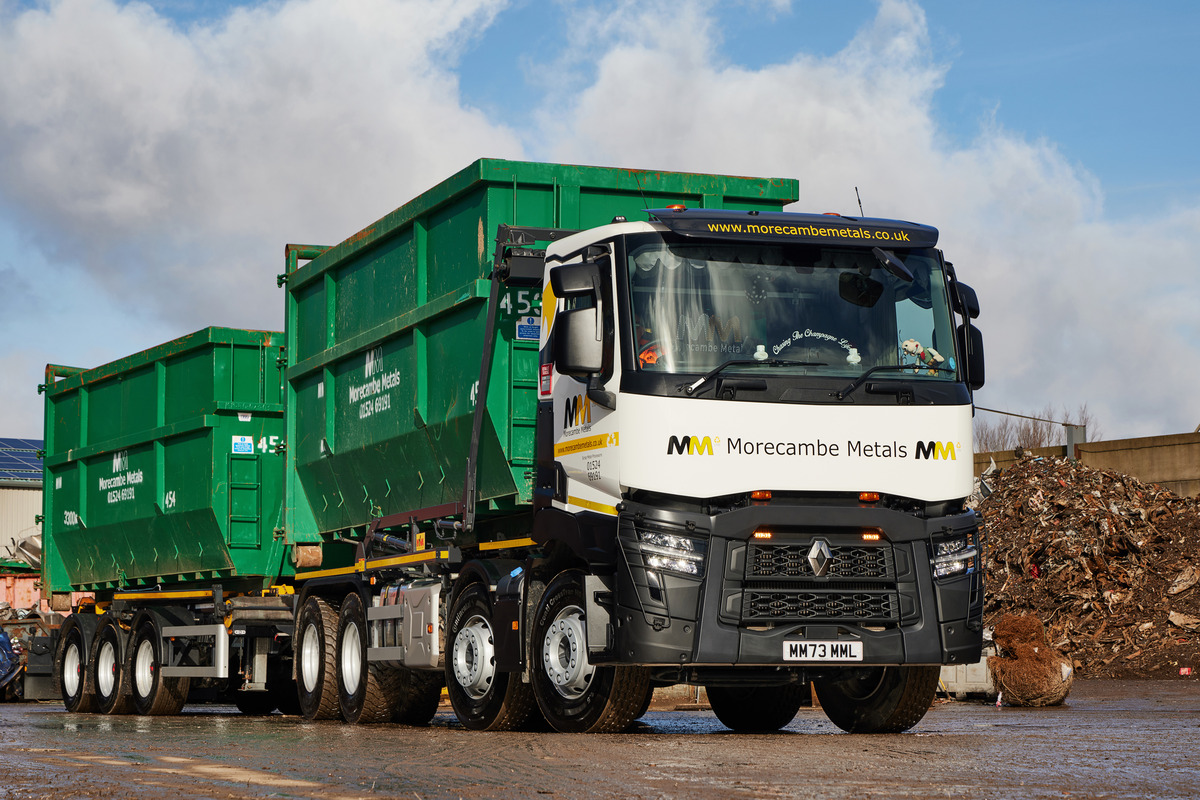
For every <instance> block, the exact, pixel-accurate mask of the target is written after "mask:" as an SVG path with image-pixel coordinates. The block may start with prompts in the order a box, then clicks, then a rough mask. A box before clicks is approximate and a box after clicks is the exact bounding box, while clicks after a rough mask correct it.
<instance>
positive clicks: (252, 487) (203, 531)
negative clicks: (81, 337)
mask: <svg viewBox="0 0 1200 800" xmlns="http://www.w3.org/2000/svg"><path fill="white" fill-rule="evenodd" d="M282 345H283V334H281V333H271V332H265V331H245V330H232V329H228V328H206V329H204V330H201V331H198V332H196V333H193V334H190V335H188V336H184V337H182V338H179V339H176V340H174V341H171V342H167V343H166V344H162V345H159V346H157V347H154V348H151V349H149V350H146V351H143V352H141V353H136V354H134V355H131V356H127V357H126V358H122V359H120V360H119V361H114V362H112V363H111V364H106V365H104V366H102V367H97V368H95V369H89V370H81V369H76V368H69V367H58V366H55V365H50V366H48V367H47V368H46V383H45V385H44V386H43V387H42V389H43V391H44V392H45V395H46V404H45V408H46V419H45V439H46V442H45V448H46V455H45V461H44V466H45V476H44V484H43V507H44V517H45V519H44V524H43V582H44V587H45V590H46V591H48V592H50V591H53V592H68V591H101V592H103V591H107V590H118V589H137V588H157V587H161V588H176V587H184V586H186V585H187V584H189V583H197V584H199V583H203V584H205V585H211V584H212V583H214V582H220V583H222V584H223V585H224V586H225V587H226V588H227V589H237V588H242V589H250V588H262V587H263V586H265V585H267V584H268V583H269V582H270V581H273V580H274V579H275V578H276V577H277V576H280V575H291V574H293V568H292V565H291V564H290V562H289V561H288V558H287V553H286V551H285V541H284V539H283V538H282V536H281V534H282V531H279V532H278V533H277V530H276V529H277V528H280V526H281V525H282V521H281V512H280V509H281V504H282V483H283V455H282V452H281V451H282V448H281V447H280V443H281V441H282V438H283V431H284V414H283V391H282V362H281V356H282V352H281V351H282ZM277 449H278V450H279V451H280V452H276V451H277Z"/></svg>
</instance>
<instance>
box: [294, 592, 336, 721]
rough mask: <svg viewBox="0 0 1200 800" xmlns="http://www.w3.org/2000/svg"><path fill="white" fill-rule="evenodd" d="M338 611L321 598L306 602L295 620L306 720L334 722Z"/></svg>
mask: <svg viewBox="0 0 1200 800" xmlns="http://www.w3.org/2000/svg"><path fill="white" fill-rule="evenodd" d="M337 625H338V610H337V609H336V608H335V607H334V606H333V605H331V604H330V603H329V601H327V600H325V599H324V598H321V597H310V598H308V599H307V600H305V601H304V605H303V607H301V609H300V616H299V617H298V618H297V620H296V632H297V635H298V636H299V650H298V652H297V655H296V693H297V694H298V695H299V697H300V712H301V713H302V714H304V717H305V719H310V720H313V719H335V718H336V717H337V716H338V715H339V714H340V713H341V708H340V706H339V704H338V681H337V658H336V655H337V646H336V645H337Z"/></svg>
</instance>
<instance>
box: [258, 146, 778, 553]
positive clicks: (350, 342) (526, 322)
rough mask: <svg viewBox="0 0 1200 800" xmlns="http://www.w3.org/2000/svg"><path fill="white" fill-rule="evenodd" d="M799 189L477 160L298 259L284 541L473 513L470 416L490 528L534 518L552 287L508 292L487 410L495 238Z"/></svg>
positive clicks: (297, 254) (292, 266) (292, 251)
mask: <svg viewBox="0 0 1200 800" xmlns="http://www.w3.org/2000/svg"><path fill="white" fill-rule="evenodd" d="M797 193H798V184H797V182H796V181H795V180H792V179H762V178H737V177H728V176H720V175H700V174H685V173H675V172H654V171H640V170H631V169H608V168H600V167H585V166H572V165H563V164H540V163H525V162H517V161H502V160H494V159H482V160H479V161H476V162H475V163H473V164H471V165H470V166H469V167H467V168H466V169H464V170H462V171H461V172H459V173H458V174H456V175H454V176H452V177H450V178H449V179H447V180H445V181H443V182H442V183H440V184H438V185H437V186H435V187H433V188H432V189H430V190H428V191H426V192H425V193H423V194H421V195H420V196H418V197H416V198H415V199H413V200H411V201H409V202H408V203H406V204H405V205H403V206H401V207H400V208H398V209H397V210H395V211H393V212H392V213H390V214H388V215H387V216H385V217H383V218H382V219H380V220H379V221H378V222H376V223H375V224H373V225H371V226H370V227H368V228H366V229H364V230H362V231H360V232H359V233H357V234H355V235H354V236H351V237H350V238H349V239H347V240H346V241H344V242H342V243H341V244H339V245H337V246H335V247H331V248H328V249H325V248H320V247H312V246H304V245H292V246H289V247H288V249H287V259H288V261H287V267H286V272H285V274H284V275H282V276H280V282H281V283H284V284H286V288H287V300H286V305H287V317H286V322H285V330H286V332H287V364H288V367H287V374H286V393H287V406H288V420H287V441H288V447H287V459H288V467H287V479H286V480H287V485H286V497H287V500H286V503H285V505H286V518H287V525H286V527H287V528H288V530H289V535H290V536H293V537H294V538H295V541H297V542H312V543H317V542H321V541H326V542H328V541H329V540H331V539H332V538H333V537H334V536H335V535H336V534H337V532H339V531H345V530H348V529H353V528H356V527H358V526H365V525H369V524H370V523H371V522H372V521H373V520H376V519H378V518H381V517H393V515H405V514H409V513H410V512H419V511H422V510H424V511H427V512H428V511H429V510H430V509H445V508H447V506H448V505H450V504H453V503H456V502H458V501H460V500H462V499H463V493H464V486H465V485H466V464H467V455H468V452H469V449H470V441H471V431H472V417H473V413H474V408H475V404H476V403H485V404H486V414H485V417H484V420H483V428H482V433H481V438H480V444H479V455H478V473H477V497H476V499H475V501H476V503H477V504H478V505H477V511H478V513H479V515H480V519H481V520H486V518H487V517H488V516H489V515H490V516H491V517H492V518H493V519H494V520H499V519H502V518H504V517H506V516H507V517H509V518H512V517H513V516H514V515H520V514H521V513H522V512H523V511H526V510H528V509H529V508H530V507H531V506H530V503H531V498H532V471H533V469H534V457H535V454H534V418H535V414H536V405H537V368H538V341H537V340H538V326H539V325H540V314H541V308H540V307H541V293H540V291H538V290H536V289H519V290H518V289H507V290H505V292H504V293H503V294H502V295H501V296H500V298H499V314H498V315H497V318H496V320H497V321H496V330H495V334H494V339H493V341H494V346H493V348H492V352H491V353H490V354H489V358H491V359H492V364H491V380H490V386H489V391H488V392H487V396H486V397H477V396H476V395H477V391H478V379H479V374H480V363H481V358H482V357H483V346H484V341H485V339H486V337H485V330H484V328H485V325H486V320H487V300H488V294H489V288H490V282H489V276H490V274H491V268H492V258H493V252H494V248H495V238H496V233H497V228H498V226H499V225H501V224H505V225H515V226H530V227H543V228H559V229H571V230H580V229H584V228H591V227H596V226H599V225H604V224H607V223H609V222H611V221H612V220H613V218H614V217H616V216H624V217H626V218H627V219H628V220H629V221H645V220H646V219H647V216H646V215H645V214H644V213H643V212H644V209H647V208H661V207H663V206H667V205H670V204H673V203H683V204H686V205H687V206H689V207H692V208H728V209H760V210H764V211H765V210H773V211H777V210H779V209H780V208H782V207H783V206H784V205H786V204H788V203H791V202H794V201H795V200H796V199H797ZM538 246H539V247H544V246H545V243H542V244H540V245H538ZM302 262H304V263H302ZM413 518H414V520H415V519H419V518H420V514H415V515H414V517H413ZM425 518H426V519H428V518H432V517H431V516H426V517H425ZM515 524H520V523H519V522H518V523H515ZM478 537H479V540H480V541H491V540H494V539H495V538H498V534H496V533H495V532H494V533H493V534H488V533H487V532H486V526H484V528H483V529H480V531H479V533H478ZM459 543H460V544H469V543H470V542H467V541H461V540H460V541H459ZM325 549H326V556H327V557H326V560H325V565H326V566H330V565H331V563H330V559H329V558H328V556H329V554H330V548H329V547H326V548H325ZM339 561H340V559H339Z"/></svg>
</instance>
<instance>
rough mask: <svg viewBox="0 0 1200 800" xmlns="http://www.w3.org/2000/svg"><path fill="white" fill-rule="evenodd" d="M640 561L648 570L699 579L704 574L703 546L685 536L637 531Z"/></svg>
mask: <svg viewBox="0 0 1200 800" xmlns="http://www.w3.org/2000/svg"><path fill="white" fill-rule="evenodd" d="M637 535H638V541H639V542H641V550H642V561H643V562H644V563H645V565H646V566H647V567H649V568H650V569H660V570H667V571H669V572H678V573H681V574H683V575H694V576H696V577H699V576H701V575H703V574H704V545H703V544H702V543H701V542H697V541H696V540H695V539H690V538H688V537H687V536H676V535H674V534H671V533H663V532H662V531H647V530H639V531H638V532H637Z"/></svg>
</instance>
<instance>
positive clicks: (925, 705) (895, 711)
mask: <svg viewBox="0 0 1200 800" xmlns="http://www.w3.org/2000/svg"><path fill="white" fill-rule="evenodd" d="M940 672H941V667H938V666H911V667H874V668H870V669H856V670H853V671H851V672H849V673H847V674H846V676H845V677H841V678H835V679H832V680H830V679H826V680H815V681H813V685H814V686H815V687H816V690H817V699H818V700H820V701H821V708H822V709H824V711H825V716H827V717H829V721H830V722H832V723H833V724H834V725H837V726H838V727H839V728H841V729H842V730H844V731H846V732H848V733H900V732H901V731H906V730H908V729H909V728H911V727H912V726H913V725H916V724H917V723H918V722H920V721H921V718H922V717H924V716H925V712H926V711H928V710H929V707H930V706H931V705H932V704H933V698H934V695H935V694H936V692H937V684H938V675H939V674H940Z"/></svg>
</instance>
